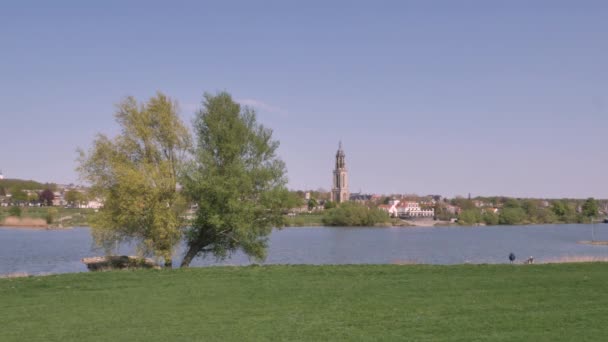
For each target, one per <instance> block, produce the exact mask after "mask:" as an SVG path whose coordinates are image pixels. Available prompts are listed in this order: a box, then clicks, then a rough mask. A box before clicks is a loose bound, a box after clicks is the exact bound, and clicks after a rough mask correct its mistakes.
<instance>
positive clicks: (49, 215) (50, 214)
mask: <svg viewBox="0 0 608 342" xmlns="http://www.w3.org/2000/svg"><path fill="white" fill-rule="evenodd" d="M55 216H57V209H55V208H51V209H49V210H47V211H46V217H45V218H46V223H47V224H51V223H53V221H54V220H55Z"/></svg>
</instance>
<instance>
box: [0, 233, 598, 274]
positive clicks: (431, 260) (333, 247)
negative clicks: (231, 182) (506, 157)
mask: <svg viewBox="0 0 608 342" xmlns="http://www.w3.org/2000/svg"><path fill="white" fill-rule="evenodd" d="M591 229H592V225H584V224H574V225H541V226H499V227H444V228H372V227H367V228H365V227H364V228H331V227H310V228H306V227H298V228H285V229H283V230H275V231H274V232H273V233H272V234H271V236H270V243H269V250H268V258H267V259H266V261H265V262H264V264H392V263H412V262H416V263H425V264H460V263H506V262H508V259H507V256H508V254H509V253H510V252H513V253H515V255H516V256H517V258H518V261H522V260H524V259H526V258H527V257H528V256H534V258H535V259H536V260H537V261H541V262H542V261H547V260H550V259H558V258H564V257H603V258H608V246H592V245H584V244H578V243H577V241H580V240H591ZM594 229H595V237H596V239H598V240H608V225H607V224H596V225H594ZM119 249H120V252H121V253H122V254H134V251H135V248H134V247H133V246H130V245H123V246H120V248H119ZM181 253H183V250H182V248H179V250H178V251H177V252H176V257H175V258H176V259H175V261H174V262H175V264H179V261H180V259H181V257H180V256H181ZM96 255H103V252H102V251H101V250H99V249H96V248H95V246H94V245H93V242H92V239H91V234H90V231H89V228H74V229H68V230H30V229H16V228H6V227H3V228H0V275H1V274H8V273H17V272H25V273H28V274H45V273H68V272H85V271H87V269H86V267H85V266H84V264H82V262H81V259H82V258H84V257H89V256H96ZM249 263H250V261H249V260H248V258H247V257H246V256H244V255H243V254H241V253H236V254H234V255H233V256H231V257H230V258H228V259H226V260H224V261H216V260H215V259H213V258H207V259H201V258H199V259H195V261H194V262H193V263H192V266H205V265H246V264H249Z"/></svg>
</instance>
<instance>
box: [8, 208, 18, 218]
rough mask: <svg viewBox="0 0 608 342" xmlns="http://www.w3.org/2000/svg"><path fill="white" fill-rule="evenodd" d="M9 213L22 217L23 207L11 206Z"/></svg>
mask: <svg viewBox="0 0 608 342" xmlns="http://www.w3.org/2000/svg"><path fill="white" fill-rule="evenodd" d="M8 215H9V216H16V217H21V208H19V207H10V209H9V210H8Z"/></svg>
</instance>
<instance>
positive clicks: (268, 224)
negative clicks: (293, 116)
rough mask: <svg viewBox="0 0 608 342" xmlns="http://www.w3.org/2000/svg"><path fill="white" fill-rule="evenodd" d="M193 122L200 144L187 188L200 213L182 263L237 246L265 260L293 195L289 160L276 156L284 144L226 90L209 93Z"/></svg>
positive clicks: (219, 255)
mask: <svg viewBox="0 0 608 342" xmlns="http://www.w3.org/2000/svg"><path fill="white" fill-rule="evenodd" d="M194 126H195V131H196V136H197V144H198V146H197V148H196V152H195V161H194V163H193V164H192V166H191V168H190V171H189V172H188V174H187V177H186V178H185V180H184V189H185V191H186V192H187V193H188V195H189V196H190V198H191V199H192V201H193V202H195V203H196V204H197V205H198V211H197V214H196V218H195V220H194V222H193V224H192V227H191V228H190V229H189V230H188V232H187V235H186V240H187V243H188V251H187V253H186V255H185V257H184V260H183V262H182V266H188V265H189V264H190V262H191V261H192V259H193V258H194V257H195V256H197V255H199V254H203V255H205V254H208V253H211V254H213V255H214V256H215V257H217V258H225V257H226V256H228V255H229V254H230V253H232V252H234V251H235V250H237V249H241V250H242V251H244V252H245V253H246V254H247V255H249V256H250V257H253V258H254V259H259V260H261V259H263V258H264V257H265V255H266V247H267V236H268V235H269V234H270V232H271V231H272V228H273V227H280V226H282V225H283V212H284V211H285V210H286V206H287V203H288V197H289V193H288V191H287V189H286V188H285V184H286V182H287V179H286V177H285V172H286V171H285V164H284V163H283V162H282V161H281V160H280V159H279V158H278V157H277V156H276V150H277V148H278V146H279V142H278V141H276V140H273V139H272V130H270V129H268V128H266V127H264V126H263V125H261V124H258V122H257V120H256V114H255V112H254V110H252V109H250V108H248V107H241V106H240V105H239V104H238V103H236V102H235V101H233V100H232V97H231V96H230V95H229V94H228V93H226V92H221V93H218V94H217V95H211V94H205V95H204V101H203V108H202V109H201V110H200V111H199V112H198V113H197V116H196V118H195V122H194Z"/></svg>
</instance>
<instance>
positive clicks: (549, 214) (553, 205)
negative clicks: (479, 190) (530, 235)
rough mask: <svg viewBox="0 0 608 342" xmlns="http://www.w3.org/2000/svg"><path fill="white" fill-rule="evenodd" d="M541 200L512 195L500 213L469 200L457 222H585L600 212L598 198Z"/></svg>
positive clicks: (494, 223) (469, 223)
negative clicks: (519, 197) (517, 197)
mask: <svg viewBox="0 0 608 342" xmlns="http://www.w3.org/2000/svg"><path fill="white" fill-rule="evenodd" d="M542 204H543V203H541V201H540V200H535V199H523V200H517V199H514V198H509V199H506V200H505V201H504V203H501V208H500V209H499V211H498V213H495V212H494V210H493V208H477V207H475V205H474V204H473V203H472V202H471V201H469V202H462V203H461V205H462V211H461V212H460V214H459V215H458V222H459V223H460V224H463V225H474V224H478V223H484V224H487V225H498V224H505V225H514V224H528V223H531V224H543V223H584V222H590V221H591V220H593V219H594V218H596V217H598V215H599V206H598V203H597V201H596V200H595V199H593V198H589V199H587V200H585V201H584V202H583V203H582V204H581V205H579V204H578V202H576V201H569V200H554V201H551V202H550V203H548V205H542Z"/></svg>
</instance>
